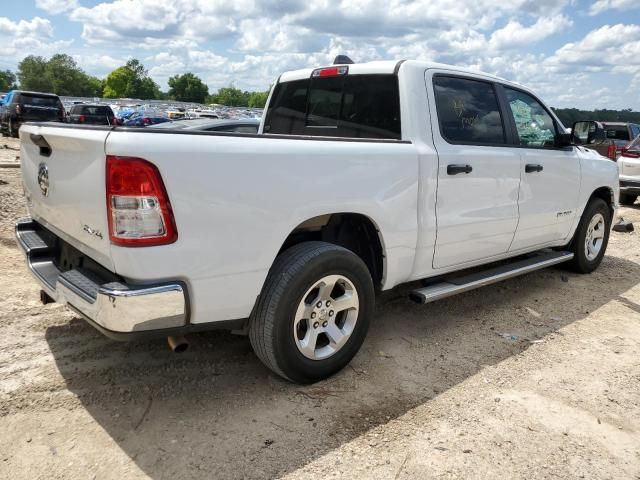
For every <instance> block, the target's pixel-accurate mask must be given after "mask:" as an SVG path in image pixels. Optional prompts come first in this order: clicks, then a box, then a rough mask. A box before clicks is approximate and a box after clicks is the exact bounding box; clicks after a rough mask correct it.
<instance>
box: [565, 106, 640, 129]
mask: <svg viewBox="0 0 640 480" xmlns="http://www.w3.org/2000/svg"><path fill="white" fill-rule="evenodd" d="M553 111H554V112H555V113H556V115H557V116H558V118H559V119H560V121H561V122H562V123H563V125H564V126H565V127H571V126H572V125H573V124H574V122H577V121H580V120H596V121H599V122H625V123H639V124H640V112H634V111H633V110H632V109H631V108H627V109H624V110H609V109H606V108H605V109H602V110H580V109H577V108H554V109H553Z"/></svg>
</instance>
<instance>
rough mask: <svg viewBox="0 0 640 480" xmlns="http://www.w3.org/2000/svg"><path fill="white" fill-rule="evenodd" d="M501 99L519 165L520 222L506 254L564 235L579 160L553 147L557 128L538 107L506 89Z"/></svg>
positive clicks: (574, 200)
mask: <svg viewBox="0 0 640 480" xmlns="http://www.w3.org/2000/svg"><path fill="white" fill-rule="evenodd" d="M504 96H505V99H506V103H507V105H508V108H507V112H508V114H509V115H510V117H511V118H510V119H509V120H511V121H512V125H513V128H514V130H515V131H514V140H515V142H516V144H517V145H518V146H519V151H520V155H521V156H522V164H523V170H522V182H521V183H520V192H519V195H518V199H519V200H518V208H519V211H520V221H519V223H518V229H517V231H516V234H515V237H514V239H513V243H512V245H511V248H510V250H512V251H517V250H521V249H523V248H529V247H534V246H542V245H544V244H546V243H549V242H554V241H557V240H561V239H563V238H565V237H566V236H567V235H568V234H569V230H570V228H571V225H572V224H573V221H574V219H575V216H576V212H577V207H578V197H579V194H580V160H579V158H578V154H577V153H576V147H573V146H569V147H560V148H557V147H555V142H554V140H555V136H556V135H557V134H558V133H560V125H559V124H558V123H557V122H556V121H555V120H554V118H553V117H552V116H551V114H550V113H549V111H548V110H547V109H546V107H545V106H544V105H543V104H542V102H540V101H539V100H538V99H537V98H535V97H534V96H533V95H531V94H530V93H528V92H525V91H522V90H518V89H515V88H511V87H507V86H505V87H504Z"/></svg>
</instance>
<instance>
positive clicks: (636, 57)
mask: <svg viewBox="0 0 640 480" xmlns="http://www.w3.org/2000/svg"><path fill="white" fill-rule="evenodd" d="M546 63H547V65H549V66H552V67H553V68H554V69H555V70H557V71H563V70H567V69H574V67H575V66H580V67H581V68H585V69H587V68H589V69H591V70H593V71H599V70H603V69H606V70H608V71H611V70H618V71H621V72H622V71H623V70H624V69H626V70H627V72H629V71H636V70H637V69H638V68H639V67H640V25H623V24H617V25H604V26H602V27H600V28H598V29H596V30H592V31H591V32H589V33H588V34H587V35H586V36H585V37H584V38H583V39H582V40H580V41H579V42H572V43H567V44H566V45H564V46H562V47H561V48H559V49H558V50H557V51H556V52H555V54H554V55H553V56H551V57H549V58H548V59H547V60H546Z"/></svg>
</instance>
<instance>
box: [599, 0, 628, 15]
mask: <svg viewBox="0 0 640 480" xmlns="http://www.w3.org/2000/svg"><path fill="white" fill-rule="evenodd" d="M633 8H640V5H638V2H637V1H636V0H597V1H596V2H595V3H594V4H593V5H591V7H590V8H589V15H598V14H600V13H603V12H605V11H607V10H631V9H633Z"/></svg>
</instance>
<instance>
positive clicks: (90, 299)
mask: <svg viewBox="0 0 640 480" xmlns="http://www.w3.org/2000/svg"><path fill="white" fill-rule="evenodd" d="M15 233H16V239H17V241H18V245H19V246H20V248H21V249H22V251H23V252H24V254H25V257H26V260H27V266H28V267H29V270H30V271H31V273H32V274H33V276H34V277H35V279H36V280H37V281H38V283H39V284H40V286H41V287H42V289H43V290H44V291H45V292H46V293H47V294H48V295H49V296H50V297H51V298H53V299H54V300H55V301H56V302H58V303H62V304H67V305H69V306H70V307H72V308H73V309H74V310H76V311H77V312H78V313H80V314H81V315H82V316H84V317H85V318H86V319H87V320H88V321H89V323H91V324H92V325H93V326H94V327H96V328H97V329H98V330H100V331H101V332H102V333H104V334H105V335H107V336H109V337H112V338H115V339H117V340H127V339H130V338H135V337H136V336H138V335H136V334H138V333H147V334H149V333H153V334H154V335H153V336H155V335H158V336H161V335H172V334H174V333H175V332H182V331H183V330H185V329H186V327H187V326H188V309H187V298H186V289H185V286H184V285H183V284H182V283H180V282H171V283H161V284H157V285H144V286H139V285H128V284H126V283H123V282H121V281H119V279H118V277H117V276H116V275H115V274H113V273H111V272H108V271H106V270H105V271H104V272H96V271H95V269H94V270H89V269H83V268H74V269H71V270H67V271H64V272H63V271H61V270H60V269H59V268H58V267H57V265H56V255H57V252H58V249H59V248H60V242H61V240H60V239H59V238H57V237H56V236H55V235H54V234H53V233H51V232H50V231H48V230H46V229H45V228H44V227H42V226H41V225H40V224H38V223H37V222H35V221H33V220H31V219H29V218H26V219H22V220H19V221H18V223H17V224H16V227H15Z"/></svg>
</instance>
